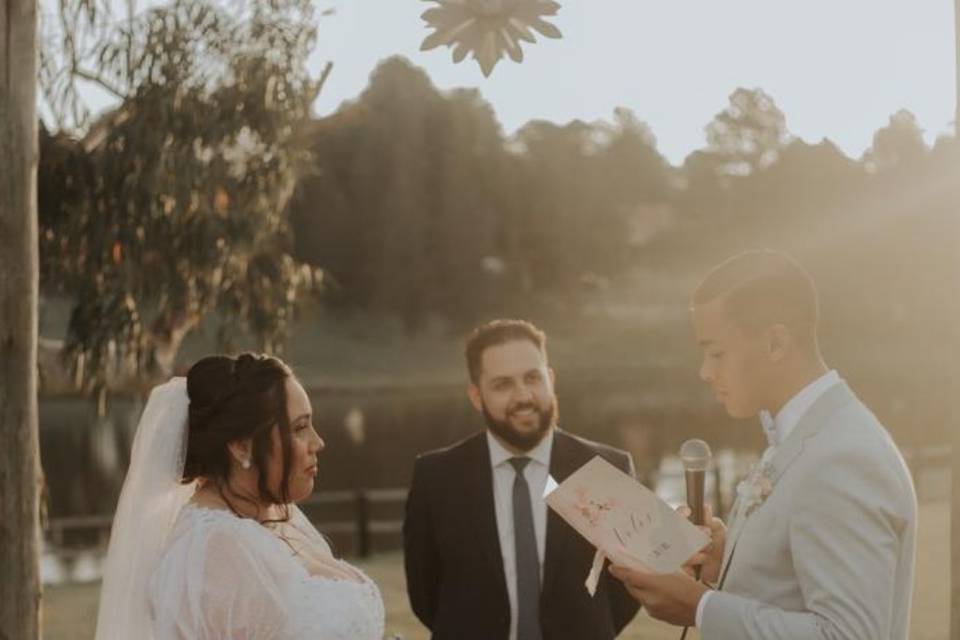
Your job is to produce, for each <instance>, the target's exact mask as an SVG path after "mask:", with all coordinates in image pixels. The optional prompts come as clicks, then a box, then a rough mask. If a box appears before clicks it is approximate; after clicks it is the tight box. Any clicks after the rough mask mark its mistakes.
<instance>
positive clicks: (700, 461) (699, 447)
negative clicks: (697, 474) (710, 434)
mask: <svg viewBox="0 0 960 640" xmlns="http://www.w3.org/2000/svg"><path fill="white" fill-rule="evenodd" d="M711 456H712V454H711V453H710V445H708V444H707V443H706V442H704V441H703V440H700V439H698V438H692V439H690V440H687V441H686V442H684V443H683V445H682V446H681V447H680V460H681V461H682V462H683V468H684V469H685V470H687V471H706V470H707V467H708V466H709V465H710V458H711Z"/></svg>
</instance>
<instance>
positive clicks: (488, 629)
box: [403, 429, 638, 640]
mask: <svg viewBox="0 0 960 640" xmlns="http://www.w3.org/2000/svg"><path fill="white" fill-rule="evenodd" d="M597 455H600V456H603V457H604V458H605V459H606V460H608V461H609V462H610V463H612V464H614V465H616V466H617V467H618V468H620V469H622V470H623V471H625V472H627V473H630V474H631V475H632V474H633V462H632V460H631V458H630V455H629V454H628V453H626V452H625V451H621V450H619V449H614V448H612V447H607V446H604V445H601V444H598V443H595V442H590V441H589V440H585V439H583V438H578V437H576V436H573V435H570V434H569V433H565V432H563V431H560V430H559V429H557V430H556V432H555V436H554V441H553V449H552V452H551V456H550V475H551V476H552V477H553V478H554V479H555V480H556V481H557V482H563V481H564V480H565V479H566V478H567V476H569V475H570V474H572V473H573V472H574V471H576V470H577V469H579V468H580V467H581V466H583V465H584V464H585V463H587V462H588V461H590V460H591V459H593V458H594V457H595V456H597ZM403 538H404V551H405V557H404V561H405V566H406V572H407V590H408V593H409V596H410V604H411V606H412V607H413V611H414V613H416V614H417V617H418V618H420V621H421V622H423V624H425V625H426V626H427V627H428V628H429V629H430V630H431V631H432V633H433V639H434V640H506V639H507V636H508V634H509V631H510V602H509V600H508V596H507V587H506V580H505V578H504V573H503V560H502V558H501V555H500V539H499V535H498V533H497V522H496V515H495V511H494V500H493V475H492V470H491V468H490V451H489V447H488V445H487V438H486V434H485V432H480V433H479V434H477V435H474V436H471V437H469V438H467V439H466V440H464V441H462V442H460V443H458V444H455V445H453V446H451V447H449V448H446V449H441V450H438V451H431V452H429V453H424V454H422V455H420V456H418V457H417V461H416V463H415V465H414V471H413V482H412V484H411V487H410V496H409V498H408V500H407V514H406V520H405V521H404V525H403ZM593 554H594V548H593V547H592V546H591V545H590V544H589V543H588V542H587V541H586V540H584V539H583V538H582V537H581V536H580V535H579V534H578V533H577V532H576V531H575V530H574V529H573V528H572V527H570V525H568V524H567V523H566V522H564V521H563V520H562V519H561V518H560V517H559V516H557V515H556V514H555V513H554V512H553V511H552V510H549V509H548V514H547V537H546V550H545V553H544V566H543V585H542V588H541V595H540V623H541V628H542V630H543V638H544V640H609V639H610V638H614V637H616V635H617V634H618V633H620V631H621V630H622V629H623V628H624V627H625V626H626V625H627V623H629V622H630V620H631V619H632V618H633V616H634V615H635V614H636V612H637V609H638V605H637V603H636V601H635V600H634V599H633V598H632V597H630V594H628V593H627V591H626V590H625V589H624V588H623V586H622V585H621V583H620V582H619V581H617V580H616V579H615V578H613V577H612V576H611V575H610V574H609V572H607V571H606V570H604V571H603V573H602V577H601V579H600V584H599V586H598V589H597V593H596V595H595V596H594V597H590V594H589V593H587V590H586V588H585V587H584V581H585V580H586V578H587V574H588V573H589V571H590V566H591V564H592V562H593Z"/></svg>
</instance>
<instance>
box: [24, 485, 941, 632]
mask: <svg viewBox="0 0 960 640" xmlns="http://www.w3.org/2000/svg"><path fill="white" fill-rule="evenodd" d="M949 557H950V505H949V503H946V502H938V503H932V504H923V505H921V507H920V532H919V537H918V540H917V573H916V584H915V587H914V596H913V611H912V616H911V628H910V638H911V640H942V639H943V638H946V637H947V635H948V631H949V622H950V620H949V604H950V574H949V567H950V563H949V562H948V559H949ZM357 564H358V565H359V566H360V567H361V568H363V570H364V571H366V572H367V573H368V574H369V575H370V576H371V577H372V578H373V579H374V580H376V582H377V584H378V585H380V589H381V592H382V593H383V598H384V602H385V604H386V612H387V632H388V633H399V634H401V635H402V636H403V638H404V640H426V639H427V638H429V635H428V633H427V631H426V629H424V628H423V627H422V626H421V625H420V624H419V622H418V621H417V620H416V618H414V617H413V614H412V613H411V612H410V607H409V604H408V603H407V594H406V591H405V589H404V577H403V562H402V557H401V555H400V554H399V553H385V554H380V555H377V556H375V557H374V558H371V559H369V560H365V561H360V562H358V563H357ZM99 591H100V585H99V583H89V584H81V585H71V586H65V587H52V588H48V589H47V590H46V593H45V595H44V599H45V607H44V621H43V627H44V634H43V637H44V639H45V640H85V639H88V638H93V634H94V629H95V627H96V617H97V597H98V595H99ZM678 637H679V630H678V629H676V628H674V627H670V626H669V625H665V624H663V623H660V622H657V621H656V620H651V619H650V618H649V617H647V616H646V615H645V614H643V613H642V612H641V613H640V615H638V616H637V618H636V619H635V620H634V621H633V623H632V624H631V625H630V626H629V627H628V628H627V629H626V630H625V631H624V633H623V634H622V635H621V636H620V638H621V639H622V640H640V639H641V638H643V639H644V640H676V639H677V638H678ZM697 637H698V635H697V634H696V633H691V634H689V635H688V638H690V639H693V638H697Z"/></svg>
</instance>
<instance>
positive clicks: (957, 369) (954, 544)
mask: <svg viewBox="0 0 960 640" xmlns="http://www.w3.org/2000/svg"><path fill="white" fill-rule="evenodd" d="M953 18H954V40H955V42H956V52H955V53H956V80H957V86H956V93H957V95H956V103H955V105H954V106H955V108H956V111H955V114H954V122H953V131H954V133H953V135H954V139H953V143H954V145H960V0H953ZM953 230H954V231H953V234H954V238H957V233H958V232H960V221H958V220H957V219H956V215H954V220H953ZM957 249H958V250H960V243H957ZM954 253H955V254H956V255H958V256H960V253H957V252H956V251H955V252H954ZM953 273H954V283H953V286H954V287H958V286H960V258H958V259H957V260H956V262H955V263H954V265H953ZM953 309H954V310H956V306H955V305H954V306H953ZM951 327H952V333H953V335H952V336H949V337H950V338H952V340H951V341H950V342H949V343H948V344H950V343H952V344H953V346H952V347H951V348H952V349H954V350H956V349H958V348H960V326H958V324H957V322H956V321H954V322H952V323H951ZM951 366H952V367H953V371H952V374H953V375H952V376H951V377H952V379H951V380H950V382H949V384H950V387H951V388H950V393H951V394H952V396H953V397H954V401H953V402H952V403H951V406H952V410H951V412H950V418H951V420H950V433H951V434H952V435H953V438H952V440H953V451H952V453H951V457H952V458H953V482H952V483H951V484H952V487H951V498H950V505H951V513H950V638H951V640H960V407H958V406H957V402H956V397H957V393H958V392H960V365H957V363H956V362H954V363H953V364H952V365H951Z"/></svg>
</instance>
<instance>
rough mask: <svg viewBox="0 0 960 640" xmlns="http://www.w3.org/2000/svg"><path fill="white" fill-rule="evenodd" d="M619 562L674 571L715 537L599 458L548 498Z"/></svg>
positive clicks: (585, 534)
mask: <svg viewBox="0 0 960 640" xmlns="http://www.w3.org/2000/svg"><path fill="white" fill-rule="evenodd" d="M545 499H546V502H547V504H548V505H549V506H550V508H551V509H553V510H554V511H556V512H557V514H558V515H559V516H560V517H561V518H563V519H564V520H566V522H567V523H568V524H569V525H570V526H571V527H573V528H574V529H576V530H577V532H578V533H579V534H580V535H582V536H583V537H584V538H586V539H587V540H589V541H590V543H591V544H593V546H595V547H596V548H597V549H598V550H599V551H600V552H601V553H602V554H603V555H605V556H606V557H607V558H609V559H610V560H612V561H613V562H614V563H616V564H620V565H623V566H627V567H632V568H636V569H646V570H648V571H654V572H656V573H670V572H673V571H676V570H678V569H679V568H680V567H682V566H683V564H684V563H685V562H686V561H687V560H688V559H689V558H690V556H692V555H693V554H694V553H696V552H697V551H698V550H699V549H702V548H703V547H704V546H705V545H706V544H707V543H708V542H710V539H709V538H708V537H707V535H706V534H705V533H703V532H702V531H701V530H700V529H698V528H697V527H695V526H693V524H691V523H690V522H689V521H688V520H686V519H685V518H683V517H682V516H680V515H679V514H678V513H677V512H676V511H674V510H673V509H672V508H671V507H670V505H668V504H667V503H666V502H664V501H663V500H661V499H660V498H659V497H658V496H657V495H656V494H655V493H653V492H652V491H650V490H649V489H647V488H646V487H644V486H643V485H642V484H640V483H639V482H637V481H636V480H634V479H633V478H631V477H630V476H629V475H627V474H626V473H624V472H622V471H620V470H619V469H617V468H616V467H614V466H613V465H612V464H610V463H609V462H607V461H606V460H604V459H603V458H601V457H600V456H597V457H595V458H593V460H591V461H590V462H588V463H587V464H585V465H583V466H582V467H580V468H579V469H578V470H577V471H576V472H574V473H573V475H571V476H570V477H569V478H567V479H566V480H564V481H563V482H562V483H561V484H560V485H559V486H557V487H556V488H555V489H553V491H551V492H550V493H549V494H547V495H546V496H545Z"/></svg>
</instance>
